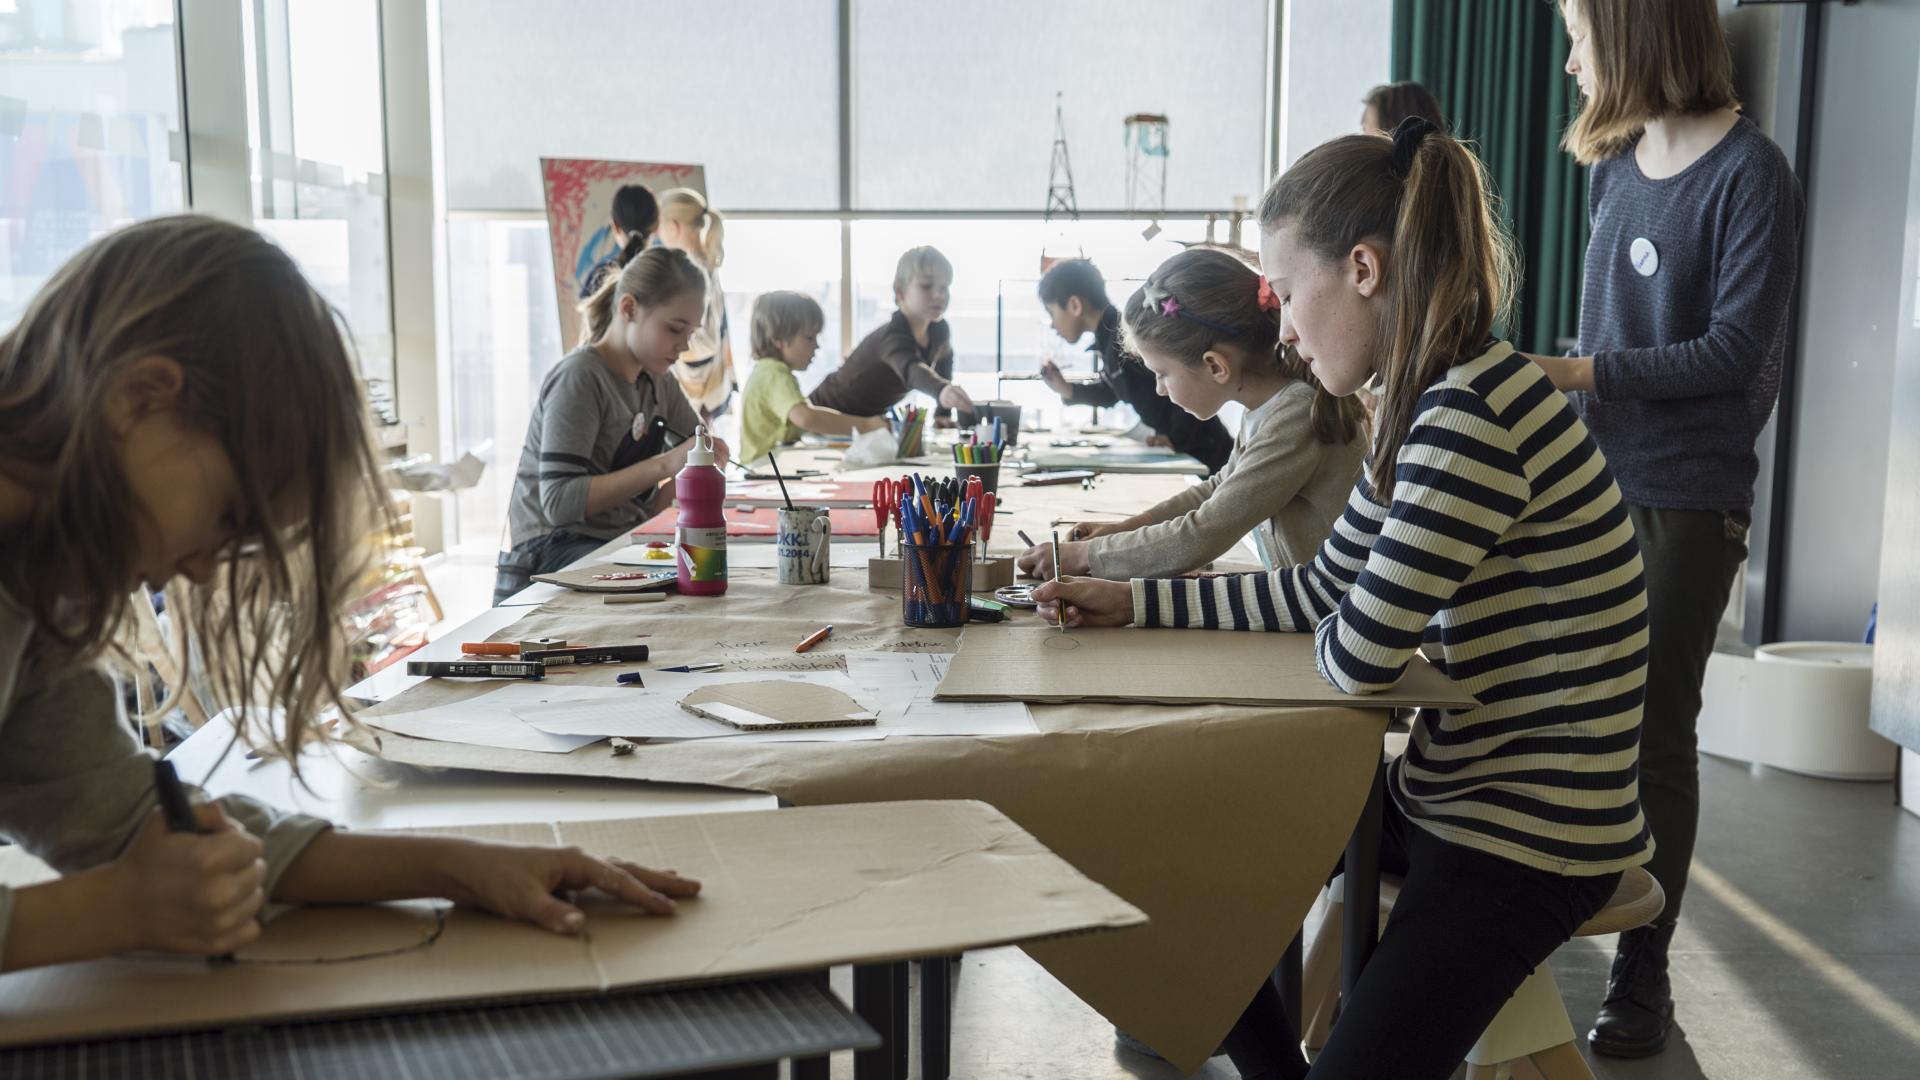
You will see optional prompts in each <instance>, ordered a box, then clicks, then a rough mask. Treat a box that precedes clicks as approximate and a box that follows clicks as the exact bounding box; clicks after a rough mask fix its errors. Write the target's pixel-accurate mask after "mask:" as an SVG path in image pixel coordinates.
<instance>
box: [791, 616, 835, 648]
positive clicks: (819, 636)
mask: <svg viewBox="0 0 1920 1080" xmlns="http://www.w3.org/2000/svg"><path fill="white" fill-rule="evenodd" d="M831 633H833V625H832V624H831V623H829V624H828V625H826V626H823V627H821V628H820V629H818V630H815V631H814V632H813V633H811V634H808V635H807V639H806V640H805V641H802V642H801V643H800V644H798V645H795V646H794V647H793V651H794V652H806V651H807V650H808V649H811V648H813V647H814V646H815V645H818V644H820V643H821V642H823V641H825V640H827V635H828V634H831Z"/></svg>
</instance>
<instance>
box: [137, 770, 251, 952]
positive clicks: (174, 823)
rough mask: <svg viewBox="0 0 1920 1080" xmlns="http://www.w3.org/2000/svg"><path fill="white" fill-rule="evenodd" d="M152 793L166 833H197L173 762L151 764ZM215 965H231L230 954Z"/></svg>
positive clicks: (195, 819)
mask: <svg viewBox="0 0 1920 1080" xmlns="http://www.w3.org/2000/svg"><path fill="white" fill-rule="evenodd" d="M153 793H154V797H155V798H156V799H158V800H159V802H160V816H161V817H162V818H165V819H166V822H167V831H168V832H184V833H197V832H203V831H205V830H203V829H201V828H200V818H199V816H198V815H196V814H195V813H194V812H193V800H191V799H189V798H187V789H186V786H185V785H184V784H182V783H180V774H179V773H176V772H174V771H173V762H171V761H165V760H160V761H155V762H154V763H153ZM209 962H210V963H215V964H231V963H233V954H232V953H221V954H220V955H219V956H215V957H212V958H211V959H210V961H209Z"/></svg>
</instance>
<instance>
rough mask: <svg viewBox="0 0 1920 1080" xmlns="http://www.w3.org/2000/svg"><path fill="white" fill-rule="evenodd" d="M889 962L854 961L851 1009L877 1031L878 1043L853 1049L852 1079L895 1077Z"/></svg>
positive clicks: (875, 1079)
mask: <svg viewBox="0 0 1920 1080" xmlns="http://www.w3.org/2000/svg"><path fill="white" fill-rule="evenodd" d="M893 978H894V965H893V964H855V965H854V967H853V1011H854V1012H856V1013H858V1014H860V1019H862V1020H865V1021H866V1022H867V1026H868V1027H870V1028H872V1029H873V1030H875V1031H877V1032H879V1033H880V1045H879V1046H876V1047H874V1048H873V1049H872V1050H855V1051H854V1052H853V1075H854V1077H855V1078H856V1080H897V1078H898V1077H899V1076H900V1074H899V1073H898V1072H896V1071H895V1069H894V1064H893V1061H894V1050H893V1043H894V1041H895V1040H896V1039H898V1037H899V1036H898V1035H897V1034H896V1033H895V1024H894V1016H893Z"/></svg>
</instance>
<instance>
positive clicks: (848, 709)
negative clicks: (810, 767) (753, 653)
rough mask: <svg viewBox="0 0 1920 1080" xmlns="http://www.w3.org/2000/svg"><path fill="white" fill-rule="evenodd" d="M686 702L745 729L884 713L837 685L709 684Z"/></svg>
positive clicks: (858, 719) (831, 722)
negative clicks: (860, 701) (873, 708)
mask: <svg viewBox="0 0 1920 1080" xmlns="http://www.w3.org/2000/svg"><path fill="white" fill-rule="evenodd" d="M815 677H817V676H815ZM680 707H681V708H683V709H685V710H687V711H688V712H690V713H692V714H694V715H695V716H704V717H706V718H707V719H709V720H718V721H719V722H721V723H723V724H729V725H731V726H733V727H737V728H739V729H740V730H742V731H789V730H793V729H796V728H823V727H872V726H873V724H874V721H875V720H877V719H878V718H879V714H878V713H875V712H873V711H872V710H870V709H867V708H865V707H863V706H862V705H861V704H860V703H859V702H857V701H855V700H853V699H852V698H850V697H848V696H847V695H845V694H843V693H841V692H840V691H838V690H835V689H834V688H833V687H831V686H814V685H810V684H807V683H790V682H752V683H726V684H722V685H719V686H703V687H701V688H700V689H698V690H695V691H694V692H693V693H691V694H688V695H687V696H686V697H683V698H681V699H680Z"/></svg>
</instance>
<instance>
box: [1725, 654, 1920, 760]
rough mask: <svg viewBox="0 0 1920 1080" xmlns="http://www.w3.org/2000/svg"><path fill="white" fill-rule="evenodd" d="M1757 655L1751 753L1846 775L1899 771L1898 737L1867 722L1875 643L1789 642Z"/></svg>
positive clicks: (1753, 756) (1754, 756) (1753, 757)
mask: <svg viewBox="0 0 1920 1080" xmlns="http://www.w3.org/2000/svg"><path fill="white" fill-rule="evenodd" d="M1753 659H1754V664H1753V666H1752V668H1750V669H1749V671H1750V674H1751V677H1752V685H1751V687H1750V691H1751V693H1750V696H1749V698H1748V707H1749V709H1750V716H1749V720H1750V722H1751V724H1752V728H1751V734H1752V740H1751V742H1750V760H1753V761H1757V762H1759V763H1761V764H1763V765H1771V766H1773V767H1775V768H1779V769H1786V770H1789V771H1791V772H1798V773H1806V774H1808V775H1810V776H1824V777H1831V778H1833V779H1841V780H1885V779H1887V778H1889V777H1891V776H1892V775H1893V763H1894V749H1893V744H1892V743H1890V742H1888V741H1887V740H1885V739H1883V738H1881V737H1880V736H1878V735H1875V734H1874V733H1873V732H1871V731H1869V730H1868V729H1867V717H1868V714H1869V710H1870V700H1871V696H1872V693H1873V646H1871V645H1859V644H1854V643H1852V642H1844V641H1787V642H1779V643H1776V644H1773V645H1762V646H1761V647H1760V648H1758V649H1756V650H1754V655H1753Z"/></svg>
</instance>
